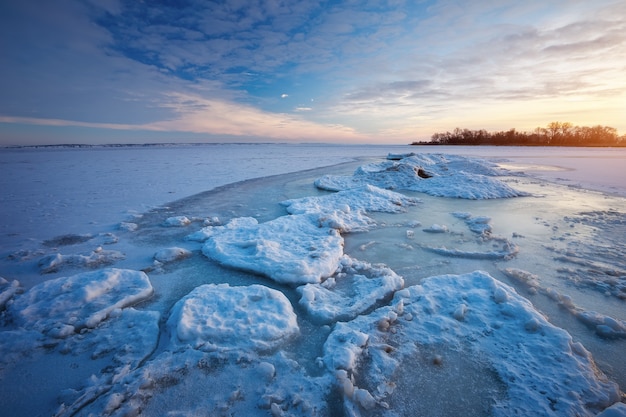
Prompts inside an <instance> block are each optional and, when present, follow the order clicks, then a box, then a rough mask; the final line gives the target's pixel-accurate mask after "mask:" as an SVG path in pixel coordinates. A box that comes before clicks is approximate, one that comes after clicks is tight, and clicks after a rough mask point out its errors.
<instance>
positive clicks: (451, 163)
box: [315, 154, 527, 200]
mask: <svg viewBox="0 0 626 417" xmlns="http://www.w3.org/2000/svg"><path fill="white" fill-rule="evenodd" d="M500 173H501V171H499V170H497V169H496V168H495V166H494V165H493V164H491V163H489V162H487V161H484V160H479V159H473V158H468V157H462V156H455V155H445V156H443V155H436V154H432V155H415V156H412V157H409V158H404V159H401V160H400V161H389V160H388V161H383V162H377V163H371V164H366V165H362V166H360V167H359V168H357V169H356V170H355V172H354V174H353V175H352V176H333V175H326V176H323V177H321V178H318V179H317V180H316V181H315V185H316V186H317V187H318V188H321V189H325V190H331V191H341V190H347V189H351V188H356V187H358V186H362V185H365V184H370V185H374V186H377V187H381V188H385V189H394V190H411V191H419V192H424V193H426V194H430V195H433V196H438V197H454V198H465V199H472V200H475V199H490V198H507V197H518V196H524V195H527V193H524V192H521V191H517V190H515V189H513V188H512V187H510V186H509V185H507V184H505V183H504V182H502V181H500V180H498V179H497V178H494V177H495V176H497V175H501V174H500Z"/></svg>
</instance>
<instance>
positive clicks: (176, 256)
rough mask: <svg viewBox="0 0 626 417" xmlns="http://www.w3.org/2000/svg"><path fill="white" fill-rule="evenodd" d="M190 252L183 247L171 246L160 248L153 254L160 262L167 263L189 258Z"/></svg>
mask: <svg viewBox="0 0 626 417" xmlns="http://www.w3.org/2000/svg"><path fill="white" fill-rule="evenodd" d="M191 255H192V254H191V252H190V251H189V250H187V249H185V248H179V247H172V248H165V249H161V250H159V251H158V252H156V253H155V254H154V259H155V260H157V261H159V262H161V263H169V262H174V261H179V260H181V259H185V258H189V257H190V256H191Z"/></svg>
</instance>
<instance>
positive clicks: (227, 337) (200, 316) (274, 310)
mask: <svg viewBox="0 0 626 417" xmlns="http://www.w3.org/2000/svg"><path fill="white" fill-rule="evenodd" d="M168 326H169V328H170V330H171V332H172V338H173V340H175V341H176V342H178V343H182V344H189V345H191V346H192V347H194V348H196V349H200V350H209V351H212V350H230V349H244V350H245V349H253V350H261V351H266V350H271V349H274V348H276V347H278V346H280V345H281V344H284V343H285V342H286V341H288V340H289V339H290V338H292V337H294V336H295V335H297V334H298V332H299V328H298V323H297V318H296V315H295V313H294V312H293V309H292V307H291V303H290V302H289V300H287V297H285V296H284V295H283V293H281V292H280V291H277V290H273V289H271V288H268V287H265V286H262V285H250V286H247V287H231V286H229V285H228V284H220V285H215V284H207V285H202V286H199V287H196V288H195V289H194V290H193V291H192V292H191V293H189V294H188V295H187V296H185V297H183V298H182V299H181V300H180V301H178V302H177V303H176V305H175V306H174V308H173V309H172V313H171V315H170V318H169V320H168Z"/></svg>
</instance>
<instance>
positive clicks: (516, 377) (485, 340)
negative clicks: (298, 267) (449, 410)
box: [324, 271, 620, 416]
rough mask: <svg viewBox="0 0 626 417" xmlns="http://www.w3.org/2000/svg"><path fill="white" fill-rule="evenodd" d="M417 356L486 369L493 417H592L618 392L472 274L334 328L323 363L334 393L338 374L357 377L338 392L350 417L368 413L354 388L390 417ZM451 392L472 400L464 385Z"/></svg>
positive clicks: (511, 294) (566, 343) (585, 358)
mask: <svg viewBox="0 0 626 417" xmlns="http://www.w3.org/2000/svg"><path fill="white" fill-rule="evenodd" d="M504 293H506V297H504ZM496 296H497V301H498V302H496V301H495V300H494V297H496ZM383 323H384V324H383ZM423 351H428V352H434V353H435V354H437V355H439V356H436V357H435V356H433V363H435V364H437V363H439V364H445V363H446V361H447V358H448V357H455V356H456V355H462V357H463V359H462V360H463V361H468V362H472V361H480V362H478V363H479V364H483V365H480V366H487V367H488V368H491V369H493V371H494V372H495V373H496V374H497V381H496V382H497V384H496V386H494V390H495V391H498V390H504V391H502V393H501V394H498V395H494V397H493V398H494V402H493V403H492V405H491V410H490V412H491V413H492V414H493V415H496V416H497V415H512V414H519V415H545V416H550V415H554V414H555V413H556V414H558V415H589V416H591V415H595V413H597V412H599V411H601V410H602V409H604V408H605V407H608V406H609V405H611V404H613V403H614V402H616V401H617V400H618V399H619V396H620V394H619V390H618V388H617V386H616V384H614V383H612V382H610V381H608V380H606V379H604V378H602V377H598V375H597V371H596V367H595V364H594V363H593V360H592V359H591V356H590V355H589V353H588V352H587V351H586V350H584V348H582V347H581V346H579V345H575V346H574V342H573V341H572V339H571V336H570V335H569V334H568V333H567V332H565V331H563V330H562V329H560V328H557V327H555V326H553V325H551V324H550V323H549V322H548V321H547V320H546V319H545V318H544V317H543V316H542V315H541V314H540V313H538V312H537V311H536V310H535V308H534V307H533V306H532V304H531V303H530V302H529V301H528V300H526V299H524V298H523V297H521V296H519V295H518V294H517V293H516V292H515V290H513V289H512V288H510V287H507V286H506V285H505V284H502V283H500V282H498V281H496V280H495V279H493V278H492V277H491V276H489V275H488V274H486V273H484V272H479V271H478V272H473V273H469V274H464V275H445V276H439V277H430V278H428V279H426V280H424V281H423V284H422V285H418V286H411V287H408V288H405V289H404V290H401V291H398V292H397V293H396V295H395V297H394V300H393V302H392V304H391V305H390V306H388V307H382V308H380V309H378V310H376V311H374V312H373V313H371V314H369V315H365V316H360V317H358V318H356V319H354V320H353V321H351V322H348V323H341V324H338V325H337V326H336V327H335V329H334V330H333V332H332V333H331V334H330V336H329V337H328V340H327V342H326V343H325V345H324V352H325V353H324V361H325V363H326V365H327V366H328V367H329V368H330V369H331V370H333V371H334V372H335V373H336V375H337V376H338V377H337V383H338V384H339V385H340V386H342V387H345V386H346V382H345V375H346V374H345V373H341V372H338V371H341V370H345V371H347V374H348V375H350V374H352V375H358V379H353V380H351V382H352V384H353V385H354V388H352V387H350V389H349V390H345V389H344V394H345V400H346V403H347V406H348V407H352V406H351V405H350V404H354V403H357V404H359V405H360V407H361V408H359V407H354V408H352V411H353V412H355V414H356V415H369V414H367V413H364V412H363V411H361V410H362V408H364V407H362V406H363V404H361V397H362V396H356V395H355V393H356V392H357V391H358V389H366V390H368V391H369V393H370V394H371V395H372V397H373V398H374V399H375V401H376V404H377V407H378V408H379V410H380V414H381V415H395V414H393V413H389V414H387V413H386V411H385V410H386V407H388V405H389V403H390V402H391V403H393V402H394V401H398V399H396V398H394V392H397V391H400V392H401V391H406V390H407V389H410V388H409V387H403V386H399V385H401V384H410V381H409V380H405V379H404V378H405V376H403V378H401V379H398V375H401V374H402V372H403V370H404V369H405V368H406V367H407V366H412V364H414V363H415V360H416V357H419V356H420V354H421V353H420V352H423ZM437 352H440V353H437ZM453 352H454V353H453ZM455 360H458V358H457V359H455ZM484 364H486V365H484ZM421 366H424V365H421ZM415 372H420V369H415ZM441 372H446V369H445V367H442V369H441ZM384 387H395V390H390V389H385V388H384ZM460 388H461V389H462V390H463V391H464V395H471V386H467V387H460ZM390 391H391V392H390ZM400 401H401V400H400ZM424 401H427V399H424ZM448 401H450V402H451V403H450V404H448V405H447V406H445V407H453V406H454V404H453V403H454V402H455V401H456V399H454V398H449V399H448ZM368 407H370V406H369V405H368ZM445 407H444V408H445ZM481 407H482V405H481ZM417 411H418V410H417V409H413V410H405V412H406V413H407V414H410V415H415V413H416V412H417ZM466 414H468V415H471V414H475V410H466Z"/></svg>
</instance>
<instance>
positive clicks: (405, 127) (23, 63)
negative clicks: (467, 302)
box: [0, 0, 626, 145]
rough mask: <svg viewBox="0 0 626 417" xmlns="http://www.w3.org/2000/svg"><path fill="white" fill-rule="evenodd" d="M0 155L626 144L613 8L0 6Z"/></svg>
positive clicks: (94, 1) (625, 46)
mask: <svg viewBox="0 0 626 417" xmlns="http://www.w3.org/2000/svg"><path fill="white" fill-rule="evenodd" d="M0 51H2V61H1V62H0V92H1V94H0V144H5V145H6V144H40V143H41V144H46V143H126V142H129V143H130V142H140V143H144V142H175V141H181V142H202V141H208V142H215V141H219V142H227V141H236V142H242V141H246V142H247V141H250V142H253V141H281V142H282V141H294V142H311V141H320V142H342V143H410V142H412V141H414V140H424V139H428V138H429V137H430V135H431V134H432V133H434V132H440V131H446V130H452V129H454V128H455V127H467V128H471V129H482V128H485V129H487V130H504V129H509V128H513V127H514V128H517V129H518V130H532V129H534V128H535V127H537V126H545V125H546V124H548V123H549V122H552V121H563V122H565V121H568V122H572V123H574V124H576V125H596V124H601V125H607V126H612V127H616V128H617V129H618V131H619V132H620V134H623V133H626V104H625V103H626V77H625V76H624V74H626V2H624V1H608V0H607V1H604V0H596V1H593V2H590V1H586V0H585V1H582V0H581V1H578V0H542V1H534V0H533V1H527V2H520V1H508V0H484V1H471V2H470V1H455V0H443V1H438V0H432V1H402V0H389V1H361V0H353V1H316V2H302V1H295V0H294V1H290V0H288V1H280V0H277V1H250V0H234V1H233V0H228V1H200V0H187V1H174V0H170V1H149V0H145V1H138V0H132V1H119V0H82V1H77V0H55V1H53V2H51V1H48V0H21V1H4V2H1V3H0Z"/></svg>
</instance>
